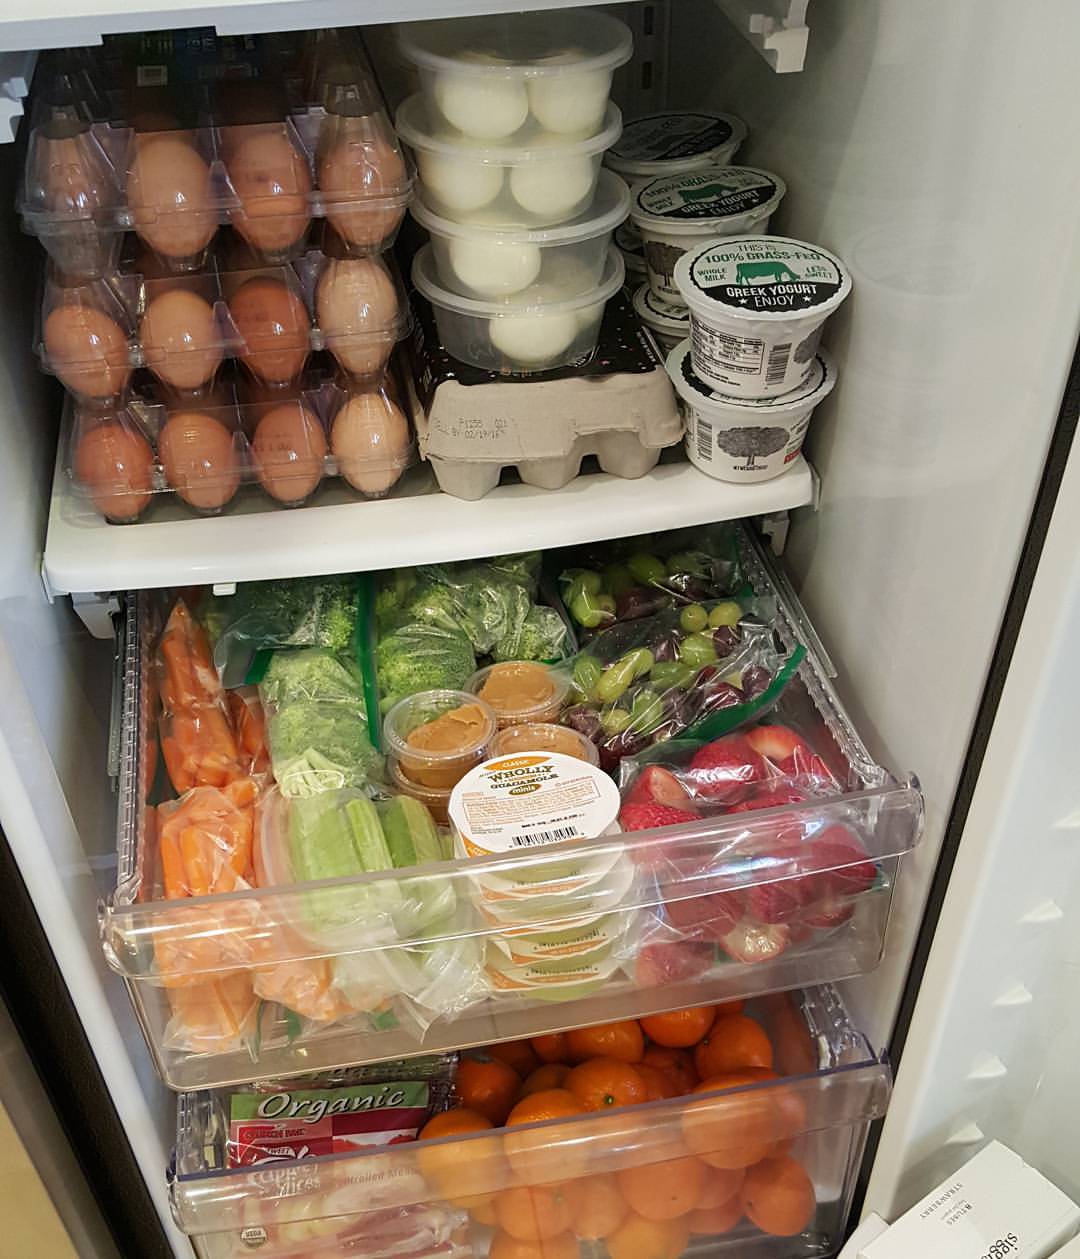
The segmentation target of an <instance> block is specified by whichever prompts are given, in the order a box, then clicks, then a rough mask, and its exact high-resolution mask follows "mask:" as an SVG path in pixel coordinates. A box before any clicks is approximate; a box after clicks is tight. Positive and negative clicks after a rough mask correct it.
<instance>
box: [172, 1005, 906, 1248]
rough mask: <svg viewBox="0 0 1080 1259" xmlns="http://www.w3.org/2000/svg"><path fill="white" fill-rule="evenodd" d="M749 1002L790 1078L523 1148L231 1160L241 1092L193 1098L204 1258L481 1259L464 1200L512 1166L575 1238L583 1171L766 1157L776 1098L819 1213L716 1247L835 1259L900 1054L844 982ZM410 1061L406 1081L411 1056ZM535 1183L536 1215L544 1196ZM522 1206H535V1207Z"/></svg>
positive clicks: (189, 1175)
mask: <svg viewBox="0 0 1080 1259" xmlns="http://www.w3.org/2000/svg"><path fill="white" fill-rule="evenodd" d="M748 1011H749V1012H750V1013H751V1014H752V1015H753V1016H754V1017H756V1018H757V1019H758V1020H759V1021H760V1022H761V1024H762V1025H763V1026H764V1027H765V1029H766V1031H767V1033H768V1034H769V1036H770V1039H771V1041H772V1042H773V1044H774V1047H775V1049H776V1055H777V1057H776V1064H775V1065H776V1071H777V1074H778V1076H780V1077H781V1078H780V1079H777V1080H773V1081H769V1082H767V1083H761V1084H754V1085H747V1084H741V1086H740V1087H736V1088H729V1089H727V1090H725V1091H722V1092H713V1093H701V1094H695V1095H693V1096H692V1097H689V1096H684V1097H675V1098H670V1099H668V1100H665V1101H660V1102H652V1103H647V1104H645V1105H644V1106H636V1107H622V1108H619V1109H616V1110H613V1111H608V1112H605V1113H604V1114H603V1115H600V1114H596V1113H592V1114H585V1115H581V1116H578V1117H576V1118H574V1119H570V1120H558V1121H549V1122H546V1123H542V1124H533V1125H526V1126H521V1127H515V1128H514V1129H513V1132H514V1137H513V1145H511V1142H510V1141H509V1140H507V1139H506V1138H505V1136H504V1133H503V1132H502V1131H499V1130H494V1131H491V1132H481V1133H473V1134H469V1135H467V1136H459V1137H446V1138H443V1139H441V1140H439V1141H433V1140H430V1139H429V1140H426V1141H419V1142H403V1143H400V1144H391V1145H382V1146H369V1147H367V1148H364V1149H358V1150H357V1151H356V1152H350V1153H345V1154H334V1155H323V1156H321V1157H316V1158H291V1159H290V1158H282V1159H275V1161H273V1162H272V1163H261V1164H259V1163H257V1164H253V1165H249V1166H229V1160H228V1146H227V1142H228V1137H229V1133H230V1097H229V1094H228V1093H227V1092H223V1091H222V1092H203V1093H194V1094H188V1095H186V1096H185V1097H183V1098H181V1099H180V1104H179V1114H178V1124H177V1127H178V1131H177V1145H176V1154H175V1165H174V1168H173V1173H172V1178H171V1185H170V1193H171V1202H172V1208H173V1214H174V1216H175V1218H176V1221H177V1223H178V1225H179V1226H180V1227H181V1228H182V1229H183V1230H184V1231H185V1232H186V1233H188V1234H189V1235H191V1236H192V1237H193V1238H195V1239H197V1241H198V1244H199V1246H200V1251H201V1253H202V1254H203V1255H205V1256H206V1259H237V1257H238V1256H240V1255H243V1254H247V1253H250V1250H249V1248H250V1247H252V1246H257V1247H258V1252H259V1253H260V1254H263V1255H265V1256H267V1259H284V1257H285V1256H290V1257H292V1259H298V1257H299V1256H301V1255H303V1256H304V1257H305V1259H308V1257H310V1259H320V1257H321V1256H326V1259H330V1256H333V1255H339V1254H344V1253H346V1252H347V1253H348V1254H350V1255H355V1256H357V1259H375V1257H376V1256H379V1255H382V1254H385V1253H386V1250H385V1247H386V1246H387V1244H388V1242H389V1241H390V1240H392V1241H393V1242H394V1243H395V1244H394V1249H393V1253H394V1254H397V1255H401V1256H403V1257H405V1256H414V1255H415V1256H420V1255H425V1254H435V1253H442V1254H448V1255H449V1254H460V1255H462V1256H463V1257H466V1256H472V1255H474V1254H477V1255H479V1254H483V1253H484V1251H485V1250H486V1248H487V1238H488V1236H489V1235H490V1233H489V1230H488V1229H487V1228H485V1227H483V1226H480V1225H478V1223H477V1222H476V1221H473V1222H472V1223H470V1220H469V1215H468V1214H467V1208H468V1207H469V1206H472V1205H474V1204H477V1203H482V1202H483V1199H484V1198H485V1197H486V1196H487V1195H491V1194H498V1193H500V1192H501V1191H503V1190H505V1189H507V1188H510V1187H511V1186H512V1185H513V1184H514V1183H515V1180H514V1175H515V1174H517V1175H518V1176H521V1175H524V1174H527V1177H528V1180H527V1183H529V1184H530V1185H536V1186H543V1185H545V1184H548V1183H551V1182H560V1183H561V1184H562V1186H563V1188H564V1189H565V1190H566V1192H567V1195H568V1202H569V1204H570V1222H569V1228H570V1230H571V1232H573V1231H574V1227H575V1223H576V1222H577V1221H576V1218H575V1217H574V1202H575V1199H574V1196H573V1189H572V1182H573V1181H574V1180H576V1179H577V1178H578V1177H580V1176H583V1175H590V1176H591V1175H603V1174H605V1173H607V1174H610V1173H618V1172H624V1171H627V1170H629V1169H631V1168H644V1167H649V1166H650V1165H652V1164H663V1163H665V1162H666V1161H667V1160H669V1159H671V1158H673V1157H680V1156H682V1155H685V1154H688V1153H690V1152H691V1150H693V1152H695V1153H698V1154H699V1155H700V1154H704V1157H705V1158H706V1159H707V1160H710V1161H712V1160H715V1162H716V1163H718V1164H720V1165H724V1164H725V1163H736V1164H737V1163H739V1162H740V1161H742V1159H743V1158H746V1159H748V1160H749V1161H754V1158H755V1155H756V1154H757V1153H758V1152H757V1151H756V1150H753V1149H752V1148H751V1146H752V1141H753V1138H752V1136H751V1132H752V1131H753V1130H754V1129H755V1128H757V1130H758V1131H760V1128H761V1125H762V1115H763V1114H764V1113H767V1111H768V1108H769V1107H770V1106H771V1105H772V1104H773V1103H776V1104H777V1112H778V1113H779V1112H781V1111H782V1114H783V1116H784V1118H783V1121H782V1126H783V1129H784V1137H783V1138H782V1141H781V1143H782V1144H784V1146H785V1148H786V1149H789V1150H790V1154H791V1157H792V1158H794V1159H795V1160H796V1161H798V1162H799V1163H800V1164H802V1166H803V1167H805V1169H806V1171H807V1172H808V1174H809V1176H810V1179H811V1181H812V1183H813V1187H814V1192H815V1196H816V1199H817V1207H816V1210H815V1211H814V1214H813V1216H812V1218H811V1221H810V1223H809V1224H808V1225H807V1226H806V1228H805V1229H803V1230H801V1231H800V1232H799V1234H798V1236H797V1237H795V1238H780V1237H775V1236H772V1237H770V1236H768V1235H766V1234H764V1233H761V1232H759V1231H758V1230H757V1229H756V1228H755V1227H754V1226H753V1225H752V1224H751V1223H750V1221H749V1220H746V1219H744V1220H743V1221H742V1222H741V1223H740V1224H739V1225H738V1226H737V1227H735V1228H734V1229H732V1231H730V1232H728V1233H725V1234H723V1236H717V1237H714V1238H712V1239H710V1240H709V1241H708V1243H707V1245H708V1250H709V1253H710V1254H713V1253H723V1254H731V1255H738V1256H740V1257H741V1256H752V1257H753V1259H781V1257H782V1256H790V1255H793V1254H799V1255H801V1256H807V1259H810V1257H814V1256H825V1255H830V1254H834V1253H835V1248H836V1246H837V1245H838V1244H839V1241H840V1238H841V1230H842V1228H843V1222H844V1220H845V1218H846V1214H847V1210H848V1207H849V1204H850V1198H851V1193H852V1190H853V1188H854V1182H855V1174H856V1171H857V1168H858V1160H859V1157H860V1154H861V1150H862V1146H863V1143H864V1140H865V1137H866V1132H867V1129H868V1127H869V1124H870V1122H871V1121H872V1120H873V1119H875V1118H878V1117H880V1116H881V1115H882V1114H884V1111H885V1106H886V1104H887V1101H888V1097H889V1092H890V1085H891V1076H890V1071H889V1066H888V1063H887V1061H886V1059H885V1058H884V1056H883V1055H880V1054H878V1053H876V1052H875V1050H874V1049H873V1048H872V1046H871V1045H870V1043H869V1042H868V1040H867V1039H866V1037H865V1036H864V1035H863V1034H862V1033H861V1032H860V1031H859V1030H858V1029H857V1028H856V1027H855V1026H854V1025H853V1023H852V1022H851V1019H850V1017H849V1015H848V1012H847V1010H846V1009H845V1007H844V1004H843V1002H842V1001H841V999H840V997H839V994H838V993H837V992H836V990H835V989H834V988H832V987H829V986H826V987H821V988H816V989H811V990H808V991H804V992H799V993H791V994H784V995H781V996H776V997H766V998H763V999H761V1000H759V1001H757V1002H755V1003H753V1004H752V1005H751V1006H750V1007H748ZM401 1065H402V1068H403V1069H402V1077H403V1078H408V1064H401ZM285 1087H287V1086H284V1085H283V1086H282V1088H283V1089H284V1088H285ZM316 1087H318V1085H316ZM274 1091H275V1092H276V1090H274ZM787 1141H790V1142H791V1145H790V1146H787V1145H786V1142H787ZM731 1143H733V1144H731ZM524 1156H527V1157H528V1166H527V1167H524V1168H523V1167H522V1158H523V1157H524ZM567 1182H571V1183H570V1184H567ZM517 1183H520V1182H517ZM534 1192H535V1193H536V1194H537V1199H536V1203H535V1206H536V1209H537V1210H539V1209H541V1200H542V1199H543V1195H544V1193H545V1191H544V1190H543V1189H542V1188H539V1189H536V1190H534ZM517 1194H518V1196H519V1197H521V1196H522V1191H521V1190H520V1189H518V1190H517ZM517 1205H520V1206H522V1207H523V1208H524V1209H525V1210H528V1205H529V1204H528V1203H520V1204H517ZM463 1207H464V1208H466V1210H463V1209H462V1208H463ZM481 1213H482V1208H481ZM701 1240H702V1242H703V1243H704V1238H703V1239H701ZM436 1243H437V1244H436ZM591 1252H592V1251H591V1248H586V1249H585V1250H583V1252H582V1253H591Z"/></svg>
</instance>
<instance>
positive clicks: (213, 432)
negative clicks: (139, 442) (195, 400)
mask: <svg viewBox="0 0 1080 1259" xmlns="http://www.w3.org/2000/svg"><path fill="white" fill-rule="evenodd" d="M158 455H159V456H160V458H161V466H162V467H163V468H164V470H165V479H166V480H167V481H168V483H169V485H170V486H172V488H173V489H174V490H175V491H176V492H177V494H179V495H180V497H181V498H182V499H183V500H184V502H185V503H190V505H191V506H192V507H195V508H198V510H199V511H206V512H213V511H220V510H221V508H222V507H224V506H225V504H226V503H227V502H228V501H229V499H230V498H232V496H233V495H234V494H235V493H236V489H237V486H238V485H239V484H240V460H239V458H238V455H237V450H236V442H235V440H234V437H233V434H232V432H231V431H230V430H229V429H228V428H226V427H225V425H224V424H222V423H221V421H220V420H216V419H214V417H213V416H212V415H207V414H205V412H202V411H177V412H175V413H174V414H173V415H171V416H169V418H168V420H167V421H166V422H165V426H164V427H163V428H162V430H161V432H160V433H159V434H158Z"/></svg>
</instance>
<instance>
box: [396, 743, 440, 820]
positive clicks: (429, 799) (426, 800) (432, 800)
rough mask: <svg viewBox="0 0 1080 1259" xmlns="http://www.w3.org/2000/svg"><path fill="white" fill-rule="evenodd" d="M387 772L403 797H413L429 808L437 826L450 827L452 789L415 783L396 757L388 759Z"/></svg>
mask: <svg viewBox="0 0 1080 1259" xmlns="http://www.w3.org/2000/svg"><path fill="white" fill-rule="evenodd" d="M386 770H387V773H388V774H389V775H390V781H391V782H392V783H393V784H394V788H395V789H396V790H397V791H399V792H401V794H402V795H405V796H412V798H413V799H414V800H419V801H420V803H421V804H423V805H426V806H427V810H428V812H429V813H430V814H431V816H432V818H433V819H434V820H435V824H436V826H449V825H450V812H449V809H450V788H449V787H425V786H424V785H423V784H422V783H417V782H413V780H412V779H411V778H409V777H407V776H406V775H405V773H404V771H403V770H402V768H401V766H400V765H399V764H398V761H397V758H396V757H394V756H390V757H387V761H386Z"/></svg>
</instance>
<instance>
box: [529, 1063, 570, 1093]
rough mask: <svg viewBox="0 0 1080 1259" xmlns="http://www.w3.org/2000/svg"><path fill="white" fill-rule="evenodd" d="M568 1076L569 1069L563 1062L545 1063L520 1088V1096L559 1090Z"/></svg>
mask: <svg viewBox="0 0 1080 1259" xmlns="http://www.w3.org/2000/svg"><path fill="white" fill-rule="evenodd" d="M569 1074H570V1068H569V1067H568V1066H567V1065H566V1063H565V1062H545V1063H544V1065H543V1066H542V1067H537V1068H536V1070H535V1071H534V1072H533V1073H532V1075H530V1076H529V1078H528V1079H527V1080H526V1081H525V1083H524V1084H523V1085H522V1086H521V1096H522V1097H528V1096H529V1094H530V1093H541V1092H543V1091H544V1090H545V1089H561V1088H562V1087H563V1086H564V1082H565V1080H566V1077H567V1076H568V1075H569Z"/></svg>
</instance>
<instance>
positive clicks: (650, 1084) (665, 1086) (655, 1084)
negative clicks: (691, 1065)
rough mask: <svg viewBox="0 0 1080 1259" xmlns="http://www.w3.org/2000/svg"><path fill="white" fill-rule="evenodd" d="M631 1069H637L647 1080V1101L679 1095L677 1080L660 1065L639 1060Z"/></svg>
mask: <svg viewBox="0 0 1080 1259" xmlns="http://www.w3.org/2000/svg"><path fill="white" fill-rule="evenodd" d="M631 1070H633V1071H636V1072H637V1073H638V1075H639V1076H641V1078H642V1079H643V1080H644V1081H645V1092H646V1095H647V1096H646V1099H645V1100H646V1101H649V1102H658V1101H661V1100H662V1099H663V1098H665V1097H678V1096H679V1090H678V1089H677V1088H676V1087H675V1081H674V1080H673V1079H672V1078H671V1076H669V1075H665V1074H664V1072H663V1071H661V1070H660V1068H659V1067H650V1066H649V1064H648V1063H647V1062H639V1063H637V1064H636V1065H635V1066H634V1067H632V1068H631Z"/></svg>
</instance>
